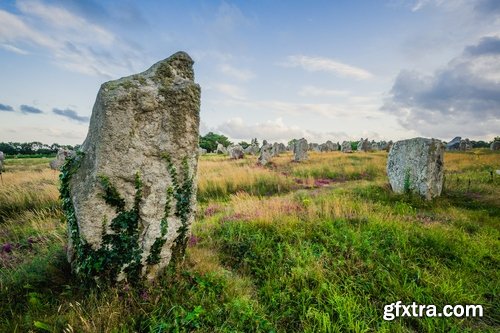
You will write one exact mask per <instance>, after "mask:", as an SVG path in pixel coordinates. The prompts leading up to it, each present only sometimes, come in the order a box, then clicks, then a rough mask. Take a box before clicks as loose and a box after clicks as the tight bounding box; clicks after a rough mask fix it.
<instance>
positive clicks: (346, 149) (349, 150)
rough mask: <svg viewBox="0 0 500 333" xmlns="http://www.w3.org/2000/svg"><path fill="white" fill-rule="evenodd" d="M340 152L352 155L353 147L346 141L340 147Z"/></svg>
mask: <svg viewBox="0 0 500 333" xmlns="http://www.w3.org/2000/svg"><path fill="white" fill-rule="evenodd" d="M340 150H341V151H342V152H343V153H352V146H351V142H350V141H344V142H342V145H341V146H340Z"/></svg>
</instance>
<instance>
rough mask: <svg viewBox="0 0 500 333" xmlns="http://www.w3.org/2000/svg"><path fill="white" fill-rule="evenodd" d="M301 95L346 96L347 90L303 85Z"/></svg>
mask: <svg viewBox="0 0 500 333" xmlns="http://www.w3.org/2000/svg"><path fill="white" fill-rule="evenodd" d="M299 95H300V96H346V95H349V91H347V90H335V89H325V88H320V87H315V86H303V87H302V88H301V89H300V91H299Z"/></svg>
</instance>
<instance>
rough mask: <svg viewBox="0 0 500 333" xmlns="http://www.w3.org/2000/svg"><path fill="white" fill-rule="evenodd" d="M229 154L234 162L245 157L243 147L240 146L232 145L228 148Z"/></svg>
mask: <svg viewBox="0 0 500 333" xmlns="http://www.w3.org/2000/svg"><path fill="white" fill-rule="evenodd" d="M227 153H228V155H229V157H230V158H231V159H232V160H238V159H240V158H243V157H245V153H244V151H243V147H241V146H240V145H232V146H229V147H228V148H227Z"/></svg>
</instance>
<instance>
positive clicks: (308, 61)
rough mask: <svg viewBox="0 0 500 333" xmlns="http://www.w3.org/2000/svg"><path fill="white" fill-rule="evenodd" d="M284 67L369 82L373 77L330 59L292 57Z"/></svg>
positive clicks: (356, 68)
mask: <svg viewBox="0 0 500 333" xmlns="http://www.w3.org/2000/svg"><path fill="white" fill-rule="evenodd" d="M281 65H282V66H284V67H301V68H303V69H305V70H306V71H309V72H318V71H321V72H331V73H334V74H337V75H339V76H344V77H351V78H354V79H358V80H367V79H370V78H372V77H373V74H372V73H370V72H369V71H367V70H365V69H362V68H359V67H354V66H351V65H347V64H344V63H341V62H339V61H336V60H334V59H330V58H323V57H310V56H305V55H291V56H288V57H287V60H286V61H285V62H283V63H282V64H281Z"/></svg>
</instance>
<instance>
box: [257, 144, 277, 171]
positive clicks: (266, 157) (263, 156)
mask: <svg viewBox="0 0 500 333" xmlns="http://www.w3.org/2000/svg"><path fill="white" fill-rule="evenodd" d="M272 148H273V146H272V145H271V144H269V143H267V141H266V140H264V143H263V144H262V148H260V154H259V158H258V159H257V164H260V165H262V166H264V165H266V164H268V163H269V162H271V158H272V157H273V155H272V151H271V150H272Z"/></svg>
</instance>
